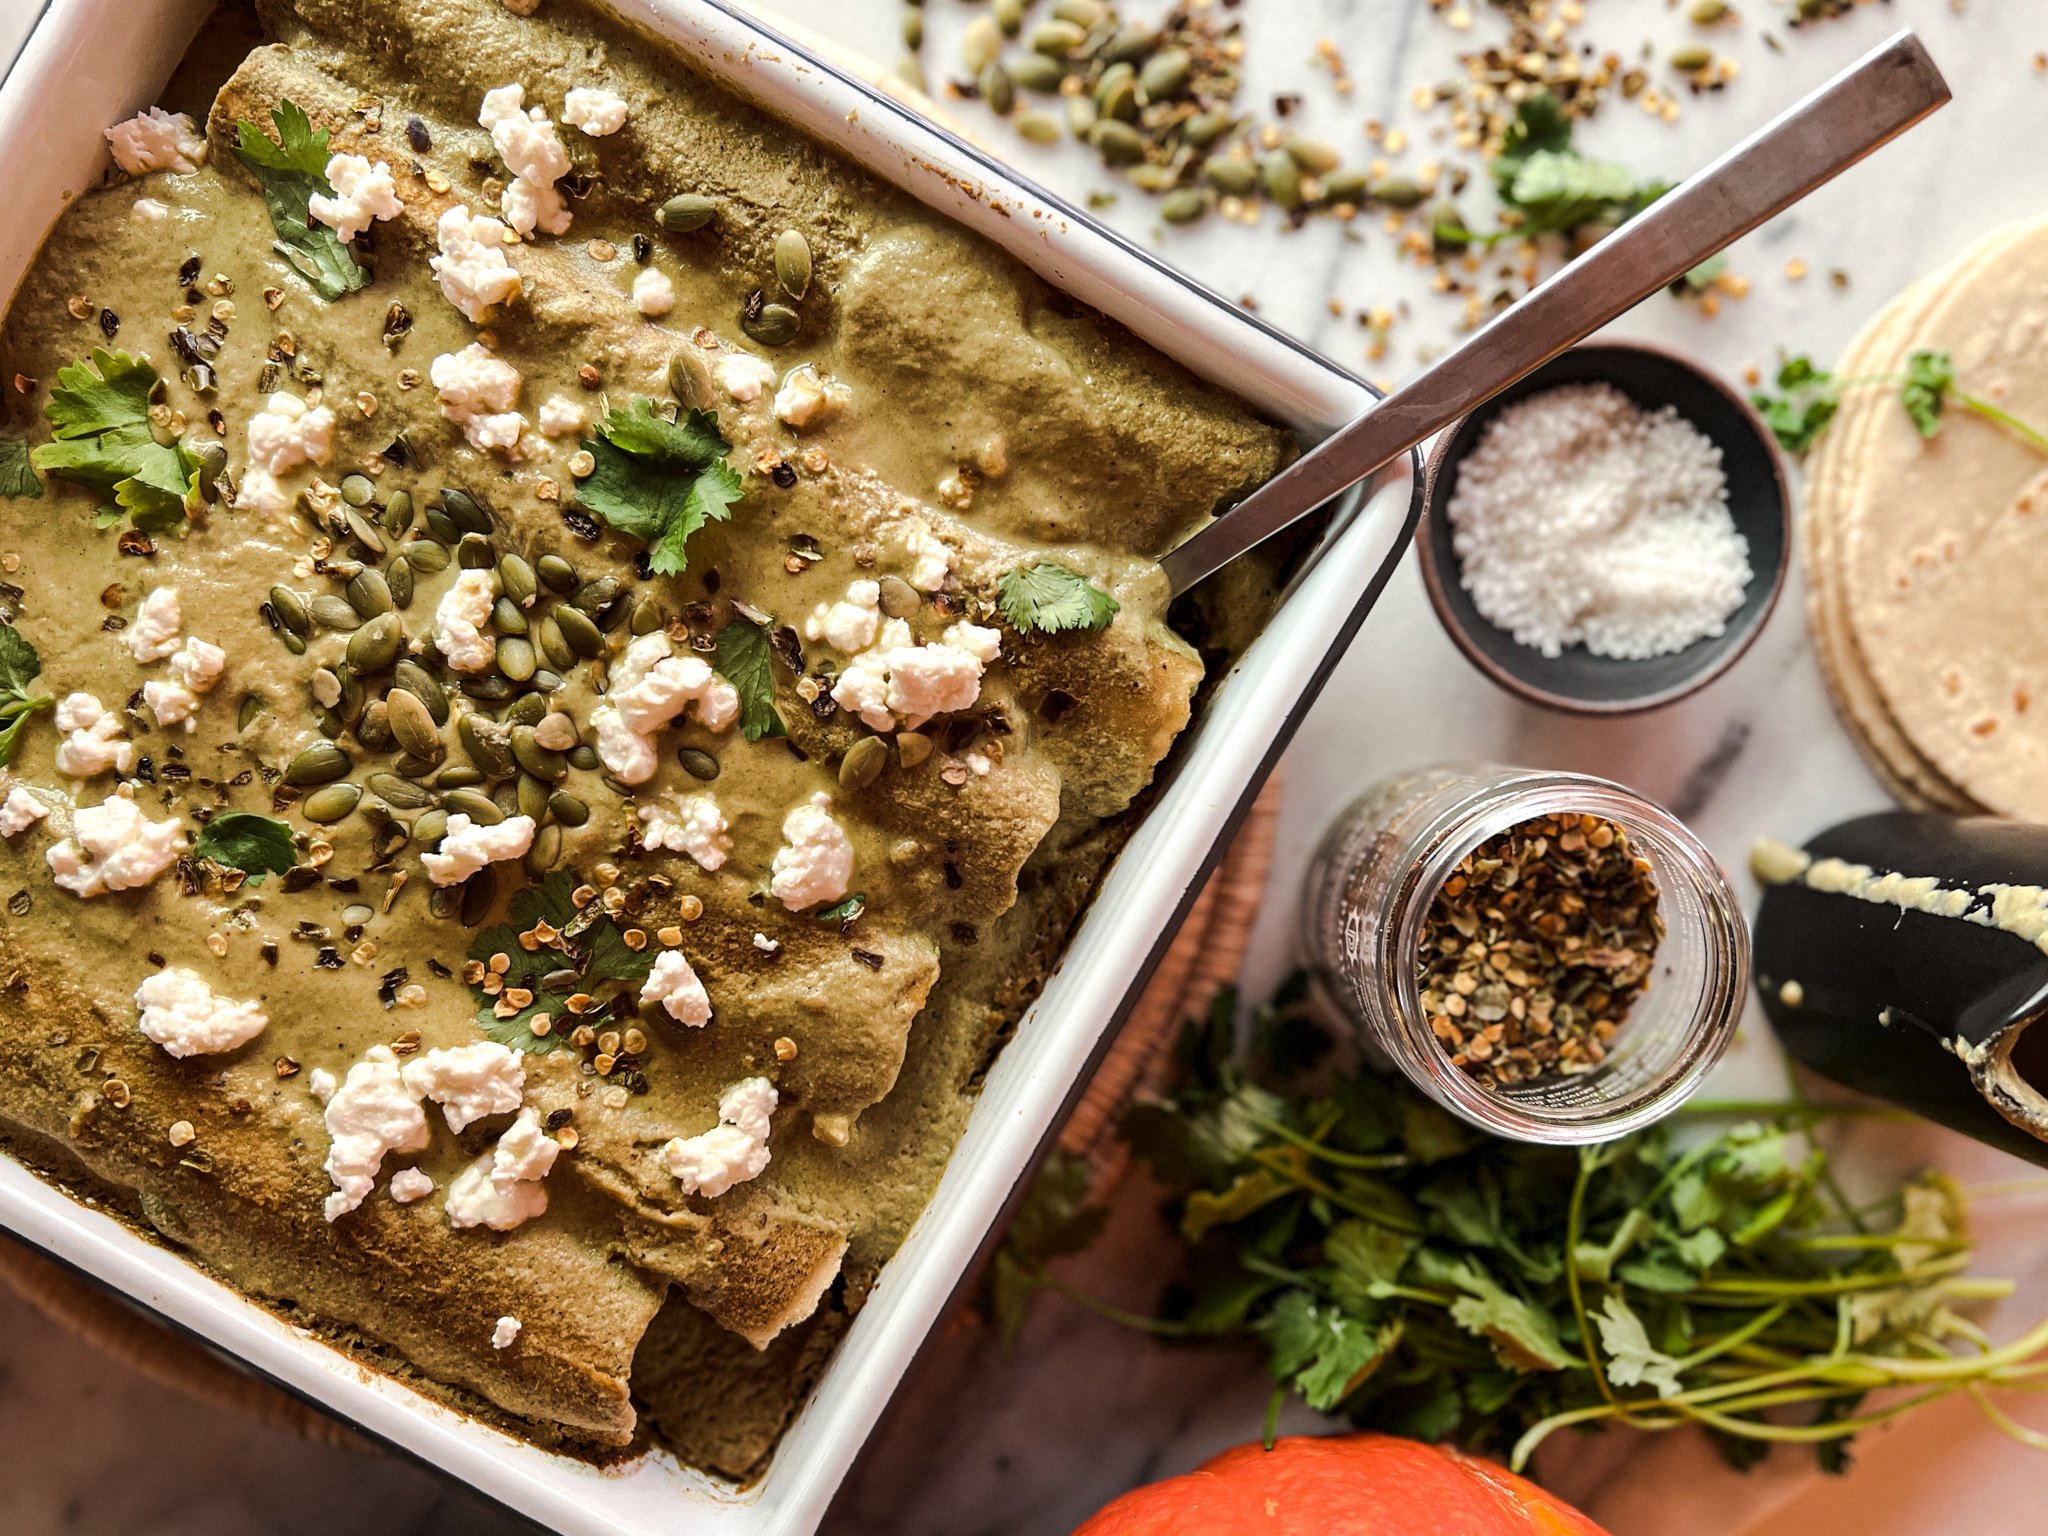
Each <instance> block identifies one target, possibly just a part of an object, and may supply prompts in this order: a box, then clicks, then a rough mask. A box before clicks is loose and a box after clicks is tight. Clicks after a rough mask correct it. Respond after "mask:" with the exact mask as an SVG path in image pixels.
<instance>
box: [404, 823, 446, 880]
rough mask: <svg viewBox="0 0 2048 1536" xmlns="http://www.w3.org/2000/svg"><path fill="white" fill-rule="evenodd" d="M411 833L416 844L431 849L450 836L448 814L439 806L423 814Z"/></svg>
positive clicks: (414, 824)
mask: <svg viewBox="0 0 2048 1536" xmlns="http://www.w3.org/2000/svg"><path fill="white" fill-rule="evenodd" d="M411 832H412V838H413V841H414V842H417V843H425V844H427V845H428V846H429V847H431V846H432V845H433V844H435V843H438V842H439V841H441V839H442V838H444V837H446V836H447V835H448V813H447V812H446V811H445V810H442V809H441V808H440V807H439V806H436V807H435V808H434V809H433V810H431V811H423V812H421V813H420V815H419V817H418V819H416V820H415V821H414V822H413V824H412V827H411ZM434 894H435V895H437V896H438V895H439V894H440V892H439V891H436V892H435V893H434Z"/></svg>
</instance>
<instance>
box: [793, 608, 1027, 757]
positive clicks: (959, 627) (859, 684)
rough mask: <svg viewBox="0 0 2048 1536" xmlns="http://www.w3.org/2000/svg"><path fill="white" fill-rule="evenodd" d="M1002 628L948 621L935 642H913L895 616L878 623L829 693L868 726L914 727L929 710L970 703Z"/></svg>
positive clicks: (966, 706) (998, 647) (954, 708)
mask: <svg viewBox="0 0 2048 1536" xmlns="http://www.w3.org/2000/svg"><path fill="white" fill-rule="evenodd" d="M1002 638H1003V637H1002V634H1001V632H1000V631H997V630H994V629H989V628H986V627H984V626H982V625H979V624H967V623H959V624H954V625H952V626H950V627H949V628H948V629H947V630H946V632H945V633H944V634H943V635H942V636H940V638H939V640H938V643H937V644H934V645H916V644H914V643H912V639H911V634H910V627H909V626H908V625H907V624H905V623H903V622H902V621H901V620H898V619H891V620H889V621H888V622H886V623H884V624H883V625H882V626H881V634H880V636H879V638H878V639H877V640H876V643H875V644H874V645H873V646H872V647H870V648H869V649H867V650H865V651H862V652H861V653H859V654H858V655H856V656H855V657H854V658H853V660H852V661H851V662H849V663H848V664H847V666H846V667H845V669H844V670H843V671H841V673H840V674H839V681H838V682H837V683H835V684H834V685H833V688H832V699H833V702H835V703H836V704H838V705H839V707H840V708H841V709H844V710H846V711H848V712H849V713H851V714H854V715H858V716H859V717H860V719H861V721H862V723H864V724H865V725H867V727H868V728H869V729H870V730H876V731H888V730H894V729H895V728H896V726H897V725H898V724H899V723H901V724H903V725H906V726H908V727H909V728H910V729H911V730H916V729H917V728H918V727H919V726H921V725H923V724H924V723H925V721H927V720H929V719H930V718H931V717H932V716H933V715H944V714H954V713H957V712H959V711H960V710H963V709H972V708H973V707H974V704H975V701H976V700H977V699H979V698H980V697H981V675H982V672H983V670H984V669H985V668H986V667H987V666H988V664H989V663H990V662H992V661H994V660H995V659H996V657H997V656H998V655H999V654H1000V653H1001V651H1002Z"/></svg>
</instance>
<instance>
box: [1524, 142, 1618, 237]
mask: <svg viewBox="0 0 2048 1536" xmlns="http://www.w3.org/2000/svg"><path fill="white" fill-rule="evenodd" d="M1636 196H1637V188H1636V179H1635V177H1634V175H1632V174H1631V173H1630V172H1629V170H1628V168H1627V167H1626V166H1620V165H1614V164H1611V163H1609V162H1607V161H1604V160H1587V159H1585V158H1583V157H1582V156H1580V155H1577V154H1574V153H1572V152H1571V151H1569V150H1550V149H1540V150H1537V151H1536V152H1535V153H1534V154H1532V155H1530V156H1529V158H1528V160H1527V161H1525V162H1524V163H1523V165H1522V166H1521V168H1520V169H1519V170H1517V171H1516V172H1515V177H1514V180H1513V182H1512V183H1510V184H1509V186H1508V187H1507V189H1506V190H1505V191H1504V192H1503V193H1502V194H1501V197H1502V200H1503V201H1504V202H1506V203H1507V205H1508V206H1509V207H1510V208H1513V209H1514V210H1515V211H1516V212H1518V213H1520V214H1521V215H1522V219H1523V223H1522V225H1521V228H1520V231H1519V232H1520V233H1523V234H1540V233H1543V232H1546V231H1551V230H1556V231H1570V230H1574V229H1577V228H1578V227H1579V226H1580V225H1582V224H1596V223H1616V224H1618V223H1620V222H1622V220H1624V219H1625V218H1627V217H1628V215H1629V213H1630V212H1632V211H1633V206H1632V205H1633V204H1634V202H1635V199H1636Z"/></svg>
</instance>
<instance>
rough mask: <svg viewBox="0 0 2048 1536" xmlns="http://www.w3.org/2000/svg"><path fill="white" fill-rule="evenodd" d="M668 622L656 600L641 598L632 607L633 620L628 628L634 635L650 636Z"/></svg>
mask: <svg viewBox="0 0 2048 1536" xmlns="http://www.w3.org/2000/svg"><path fill="white" fill-rule="evenodd" d="M667 622H668V616H667V615H666V614H664V613H663V612H662V611H661V602H660V600H659V599H657V598H653V597H643V598H641V599H640V601H639V602H637V603H635V604H634V605H633V619H632V623H631V624H630V626H629V627H630V628H631V630H632V631H633V633H634V634H636V635H651V634H653V633H654V632H655V631H656V630H657V629H660V628H661V627H662V625H664V624H666V623H667Z"/></svg>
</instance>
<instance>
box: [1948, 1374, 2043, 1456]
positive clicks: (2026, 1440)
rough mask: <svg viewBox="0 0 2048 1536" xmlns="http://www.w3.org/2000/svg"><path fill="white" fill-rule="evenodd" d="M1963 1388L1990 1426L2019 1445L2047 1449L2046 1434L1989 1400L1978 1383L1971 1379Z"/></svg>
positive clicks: (2041, 1449) (1987, 1394) (2040, 1449)
mask: <svg viewBox="0 0 2048 1536" xmlns="http://www.w3.org/2000/svg"><path fill="white" fill-rule="evenodd" d="M1963 1390H1964V1391H1965V1392H1967V1393H1969V1394H1970V1401H1971V1402H1973V1403H1975V1404H1976V1405H1977V1409H1978V1411H1979V1412H1980V1413H1982V1414H1983V1415H1984V1417H1985V1418H1987V1419H1989V1420H1990V1421H1991V1426H1992V1428H1994V1429H1996V1430H1997V1431H1998V1432H1999V1433H2000V1434H2003V1435H2008V1436H2010V1437H2011V1438H2012V1439H2014V1440H2017V1441H2018V1442H2019V1443H2020V1444H2021V1445H2024V1446H2028V1447H2031V1448H2032V1449H2034V1450H2037V1451H2048V1435H2044V1434H2042V1433H2041V1431H2039V1430H2038V1429H2029V1428H2028V1427H2027V1426H2026V1425H2024V1424H2022V1423H2020V1422H2019V1421H2018V1420H2017V1419H2015V1418H2014V1417H2013V1416H2012V1415H2011V1414H2009V1413H2007V1412H2006V1411H2005V1410H2004V1409H2003V1408H2001V1407H1999V1406H1998V1404H1996V1403H1994V1402H1993V1401H1992V1400H1991V1394H1990V1393H1988V1392H1986V1391H1985V1390H1984V1388H1983V1387H1982V1386H1981V1385H1980V1384H1979V1383H1977V1382H1974V1381H1973V1382H1971V1383H1970V1384H1969V1385H1968V1386H1966V1387H1964V1388H1963Z"/></svg>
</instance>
